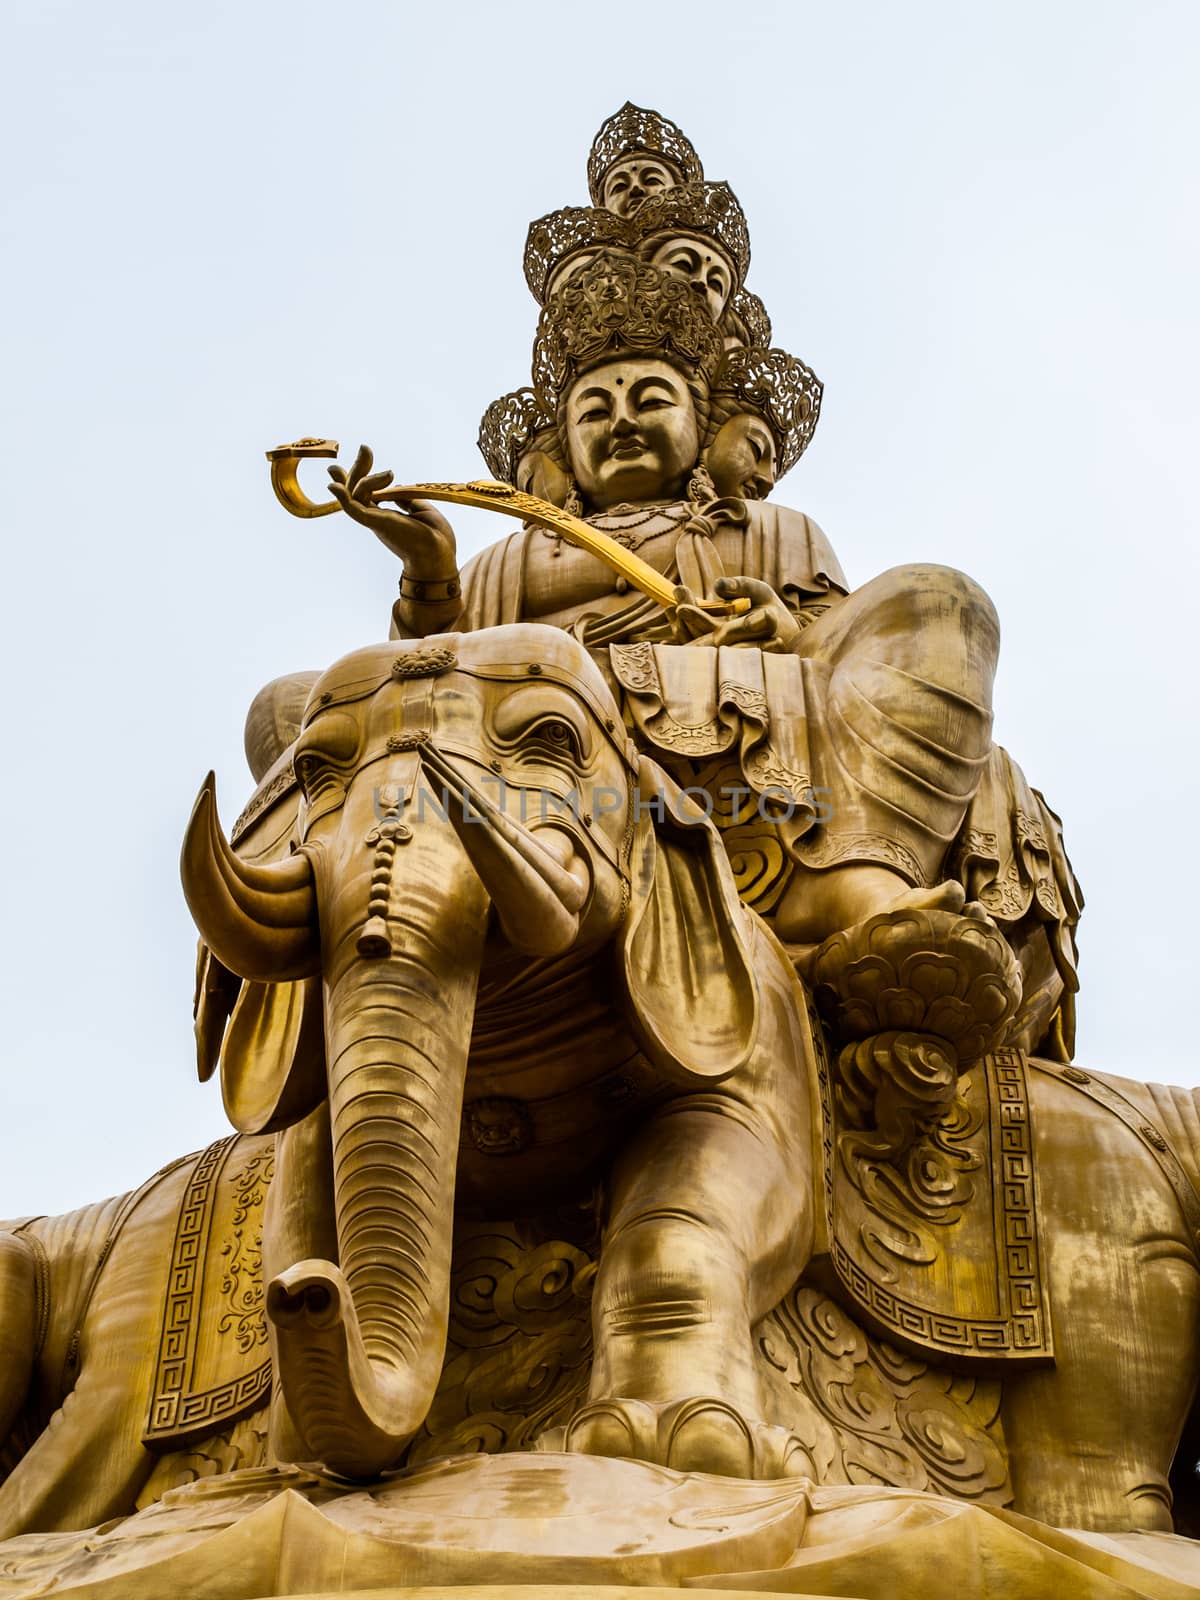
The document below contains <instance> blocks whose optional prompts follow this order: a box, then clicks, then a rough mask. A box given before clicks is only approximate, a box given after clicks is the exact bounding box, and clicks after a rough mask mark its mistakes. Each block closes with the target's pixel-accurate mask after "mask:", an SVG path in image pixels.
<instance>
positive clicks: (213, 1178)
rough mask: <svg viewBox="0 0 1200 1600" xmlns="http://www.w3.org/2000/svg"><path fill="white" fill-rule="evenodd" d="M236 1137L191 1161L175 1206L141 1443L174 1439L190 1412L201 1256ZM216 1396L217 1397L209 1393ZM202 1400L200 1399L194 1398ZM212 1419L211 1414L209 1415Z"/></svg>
mask: <svg viewBox="0 0 1200 1600" xmlns="http://www.w3.org/2000/svg"><path fill="white" fill-rule="evenodd" d="M236 1142H237V1135H236V1134H230V1135H229V1136H228V1137H226V1138H224V1139H218V1140H217V1141H216V1143H214V1144H210V1145H209V1147H208V1149H207V1150H204V1151H202V1152H201V1154H200V1155H199V1156H198V1157H197V1158H196V1164H195V1166H194V1167H193V1168H192V1173H191V1176H190V1178H189V1179H188V1183H187V1187H186V1189H185V1190H184V1192H183V1198H182V1200H181V1202H180V1206H179V1219H178V1221H177V1222H176V1224H175V1242H174V1245H173V1246H172V1250H171V1268H170V1272H169V1274H168V1277H167V1299H166V1305H165V1307H164V1309H163V1323H162V1335H161V1338H160V1340H159V1347H158V1360H157V1362H156V1364H155V1370H154V1385H153V1388H152V1390H151V1395H150V1412H149V1416H148V1418H147V1420H146V1431H145V1433H144V1434H143V1436H142V1437H143V1439H145V1440H146V1441H147V1442H149V1441H151V1440H153V1439H159V1438H163V1437H173V1436H175V1435H176V1434H178V1433H179V1431H180V1427H181V1421H182V1418H181V1412H182V1411H183V1410H184V1409H186V1408H188V1407H190V1404H191V1401H190V1398H189V1396H188V1395H187V1384H188V1380H189V1379H190V1377H191V1375H192V1365H193V1362H194V1360H195V1352H196V1319H195V1316H194V1315H193V1313H194V1310H195V1298H196V1291H197V1288H198V1287H199V1284H200V1278H201V1274H202V1271H203V1266H204V1259H205V1251H206V1248H207V1245H208V1236H209V1231H210V1229H211V1226H212V1213H213V1202H214V1194H215V1190H216V1183H217V1178H218V1176H219V1175H220V1172H221V1168H222V1167H223V1166H224V1164H225V1159H226V1157H227V1156H228V1154H229V1152H230V1150H231V1149H232V1148H233V1146H234V1144H235V1143H236ZM211 1392H212V1393H214V1394H216V1393H221V1392H222V1391H219V1390H217V1391H211ZM196 1398H197V1399H198V1400H201V1401H202V1400H204V1399H205V1398H206V1397H205V1396H197V1397H196ZM214 1414H215V1413H214Z"/></svg>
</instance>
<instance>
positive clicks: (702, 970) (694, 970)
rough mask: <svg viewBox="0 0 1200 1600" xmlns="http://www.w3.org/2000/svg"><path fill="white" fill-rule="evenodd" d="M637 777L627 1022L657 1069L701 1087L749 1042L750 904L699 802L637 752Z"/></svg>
mask: <svg viewBox="0 0 1200 1600" xmlns="http://www.w3.org/2000/svg"><path fill="white" fill-rule="evenodd" d="M639 786H640V790H641V806H640V811H641V816H640V819H639V822H638V826H637V830H636V832H635V836H634V844H633V859H632V861H631V863H630V866H631V879H632V892H631V903H630V908H629V913H628V917H627V919H626V923H625V928H624V932H623V937H622V949H621V959H622V976H623V979H624V984H625V990H626V994H627V996H628V1001H629V1014H630V1022H631V1023H632V1025H633V1028H634V1031H635V1033H636V1035H637V1038H638V1042H639V1043H640V1044H641V1046H642V1048H643V1049H644V1050H645V1052H646V1054H647V1055H648V1056H649V1058H650V1060H651V1061H653V1062H654V1064H655V1065H656V1066H657V1067H658V1068H659V1069H660V1071H662V1072H664V1073H666V1074H667V1076H668V1077H669V1078H671V1079H672V1081H674V1082H676V1083H680V1084H685V1085H693V1086H696V1087H701V1086H703V1085H705V1084H711V1083H715V1082H718V1081H719V1080H720V1079H722V1078H727V1077H728V1076H729V1075H730V1074H731V1073H733V1072H736V1071H737V1070H738V1069H739V1068H740V1067H742V1066H744V1065H745V1063H746V1062H747V1061H748V1060H749V1058H750V1056H751V1054H752V1053H753V1051H754V1048H755V1045H756V1043H757V1039H758V1027H759V993H758V982H757V979H756V977H755V974H754V967H753V963H752V961H751V956H750V942H749V924H748V921H747V918H748V917H749V915H750V913H748V912H747V911H746V908H745V907H744V906H743V905H742V903H741V901H740V900H739V898H738V892H737V887H736V885H735V883H734V881H733V874H732V872H731V871H730V868H729V862H728V860H727V859H726V856H725V850H724V846H723V845H722V843H721V837H720V835H719V834H718V832H717V830H716V828H715V827H714V826H713V824H712V823H711V822H710V821H709V820H708V818H707V817H706V816H705V815H704V814H703V812H702V811H701V810H700V809H699V807H698V806H696V805H695V804H694V803H693V802H692V801H690V800H688V799H687V797H686V796H684V795H683V794H682V792H681V791H680V790H679V788H678V787H677V786H676V785H675V784H674V783H673V782H672V780H671V779H670V778H669V777H668V776H667V775H666V773H665V772H663V771H662V769H661V768H660V767H658V766H657V765H656V764H655V763H654V762H652V761H649V760H647V759H646V758H645V757H642V758H641V760H640V763H639Z"/></svg>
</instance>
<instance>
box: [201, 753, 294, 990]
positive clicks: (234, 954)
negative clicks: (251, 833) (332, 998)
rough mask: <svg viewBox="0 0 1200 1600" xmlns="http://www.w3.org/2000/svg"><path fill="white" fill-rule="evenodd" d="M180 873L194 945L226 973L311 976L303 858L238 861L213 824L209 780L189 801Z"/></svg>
mask: <svg viewBox="0 0 1200 1600" xmlns="http://www.w3.org/2000/svg"><path fill="white" fill-rule="evenodd" d="M179 868H180V876H181V878H182V880H183V893H184V897H185V898H186V900H187V903H188V908H189V910H190V911H191V913H192V917H193V918H194V920H195V923H196V926H197V928H198V929H199V930H200V934H201V937H202V938H203V939H204V941H205V943H206V944H208V945H209V947H210V948H211V949H212V951H213V953H214V955H215V956H216V957H217V959H218V961H220V962H221V963H222V964H223V965H224V966H226V967H228V968H229V970H230V971H231V972H234V973H236V974H237V975H238V977H240V978H247V979H252V980H256V981H259V982H269V981H271V980H277V981H282V980H286V979H292V978H307V977H311V976H313V975H314V974H315V973H316V972H317V971H318V969H319V964H320V953H321V949H320V936H319V934H318V931H317V895H316V889H315V887H314V884H313V874H312V866H311V864H310V862H309V860H308V857H307V856H306V855H304V854H303V852H298V853H297V854H295V855H293V856H289V857H288V858H287V860H285V861H276V862H271V863H269V864H266V865H264V864H261V863H252V862H249V861H243V860H242V858H241V857H240V856H239V855H238V854H237V853H236V852H235V851H234V850H233V848H232V846H231V845H230V844H229V841H228V840H227V839H226V837H225V834H224V831H223V829H222V827H221V824H220V820H219V819H218V816H217V793H216V780H215V778H214V776H213V774H212V773H211V772H210V773H209V774H208V776H207V778H205V780H204V782H203V784H202V785H201V788H200V793H199V794H198V795H197V796H196V804H195V805H194V806H193V808H192V815H191V818H190V820H189V822H188V826H187V832H186V833H185V835H184V840H183V851H182V855H181V857H180V864H179Z"/></svg>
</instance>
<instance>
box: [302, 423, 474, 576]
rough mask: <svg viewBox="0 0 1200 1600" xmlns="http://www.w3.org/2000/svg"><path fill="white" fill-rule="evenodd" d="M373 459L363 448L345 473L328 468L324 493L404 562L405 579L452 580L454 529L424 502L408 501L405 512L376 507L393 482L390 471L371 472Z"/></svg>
mask: <svg viewBox="0 0 1200 1600" xmlns="http://www.w3.org/2000/svg"><path fill="white" fill-rule="evenodd" d="M374 462H375V458H374V456H373V454H372V453H371V450H370V448H369V446H367V445H365V444H364V445H362V446H360V448H359V452H358V454H357V455H356V456H355V458H354V465H353V466H352V467H351V468H350V471H349V472H348V473H347V472H345V471H344V470H343V469H342V468H341V467H339V466H332V467H330V469H329V490H330V493H331V494H332V495H333V498H334V499H335V500H336V501H337V503H338V505H340V506H341V508H342V510H343V511H344V512H345V513H346V515H347V516H348V517H353V519H354V521H355V522H361V523H362V525H363V527H364V528H370V530H371V532H372V533H373V534H374V535H375V536H376V538H377V539H379V540H381V541H382V543H384V544H385V545H387V547H388V549H389V550H390V551H391V552H392V554H393V555H397V556H399V557H400V559H401V561H403V563H404V571H405V575H406V576H407V577H409V578H413V579H416V580H418V581H421V582H428V581H431V580H432V581H434V582H437V581H439V580H441V579H446V578H453V577H455V576H456V574H457V572H458V557H457V548H456V545H455V539H454V529H453V528H452V527H451V526H450V524H449V523H448V522H447V521H446V519H445V517H444V516H442V514H441V512H440V511H438V510H436V508H435V507H433V506H431V505H430V504H429V502H428V501H427V500H407V501H405V509H404V510H403V511H398V510H396V509H394V508H393V507H391V506H383V505H379V504H378V503H377V501H376V500H375V498H374V497H375V495H377V494H378V493H379V491H380V490H381V489H386V488H387V487H388V485H389V484H390V483H391V481H392V474H391V473H390V472H372V471H371V468H372V466H373V465H374Z"/></svg>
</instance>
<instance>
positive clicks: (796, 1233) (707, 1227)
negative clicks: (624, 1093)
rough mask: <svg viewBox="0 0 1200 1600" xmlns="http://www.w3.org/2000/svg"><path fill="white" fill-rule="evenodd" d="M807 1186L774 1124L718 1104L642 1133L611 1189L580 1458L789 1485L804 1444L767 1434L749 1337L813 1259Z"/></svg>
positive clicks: (580, 1423) (686, 1107)
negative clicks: (797, 1446) (776, 1479)
mask: <svg viewBox="0 0 1200 1600" xmlns="http://www.w3.org/2000/svg"><path fill="white" fill-rule="evenodd" d="M798 1142H802V1141H798ZM798 1177H799V1174H798V1171H797V1158H796V1154H795V1152H794V1151H791V1150H789V1149H787V1148H786V1146H783V1145H781V1143H780V1141H779V1140H778V1139H777V1138H776V1137H775V1133H774V1128H773V1126H772V1123H771V1121H770V1119H769V1118H766V1117H762V1116H760V1115H759V1114H758V1111H757V1108H755V1107H753V1106H752V1105H750V1104H747V1103H743V1102H742V1101H740V1100H735V1099H732V1098H728V1097H726V1096H724V1095H722V1094H720V1093H709V1094H697V1095H691V1096H688V1097H686V1098H684V1099H680V1100H677V1101H674V1102H672V1103H671V1104H669V1105H668V1106H666V1107H665V1108H664V1109H663V1110H662V1111H661V1112H659V1114H658V1115H657V1116H656V1117H655V1118H654V1119H653V1121H652V1122H651V1123H650V1124H649V1125H648V1126H647V1127H646V1128H645V1129H644V1130H643V1132H642V1134H641V1136H640V1137H639V1138H638V1139H637V1140H635V1141H634V1143H633V1145H632V1146H631V1147H630V1148H629V1149H628V1150H627V1151H626V1152H625V1153H624V1155H623V1157H622V1159H621V1161H620V1162H619V1164H618V1166H617V1168H616V1170H615V1172H614V1174H613V1179H612V1197H611V1205H610V1210H609V1221H608V1226H607V1228H606V1230H605V1236H604V1243H603V1246H602V1249H601V1259H600V1268H599V1272H598V1275H597V1282H596V1291H595V1300H594V1309H593V1326H594V1331H595V1357H594V1365H593V1371H592V1383H591V1394H590V1400H589V1404H588V1405H587V1406H586V1407H585V1408H584V1410H583V1411H582V1412H581V1413H580V1414H579V1415H578V1416H577V1417H576V1418H575V1419H574V1421H573V1422H572V1424H571V1425H570V1428H569V1429H568V1435H567V1441H566V1442H567V1445H568V1448H571V1449H579V1450H585V1451H589V1452H591V1453H594V1454H600V1455H623V1456H629V1455H632V1456H639V1457H641V1458H643V1459H650V1460H657V1461H661V1462H663V1463H665V1464H668V1465H671V1466H674V1467H679V1468H681V1469H683V1470H699V1471H707V1472H718V1473H725V1474H728V1475H731V1476H736V1477H761V1476H775V1475H779V1474H781V1473H784V1472H786V1471H788V1470H789V1467H788V1461H789V1458H790V1456H791V1455H792V1453H793V1452H792V1441H791V1436H790V1435H789V1434H788V1433H787V1430H785V1429H782V1428H778V1429H777V1428H771V1427H768V1426H767V1425H766V1424H764V1423H763V1422H762V1420H761V1419H762V1417H763V1411H764V1404H763V1395H762V1391H761V1386H760V1382H759V1377H758V1370H757V1366H756V1362H755V1358H754V1347H753V1341H752V1338H751V1328H752V1326H753V1324H754V1323H755V1322H756V1321H757V1320H758V1318H759V1317H761V1316H763V1315H764V1314H765V1313H766V1312H767V1311H768V1310H769V1309H770V1308H771V1306H773V1305H774V1304H776V1303H777V1302H778V1300H779V1298H780V1296H781V1295H782V1294H783V1293H784V1292H785V1291H786V1289H787V1288H788V1287H789V1285H790V1284H791V1283H792V1282H793V1281H794V1280H795V1277H796V1275H797V1273H798V1271H799V1270H800V1268H801V1266H802V1265H803V1262H804V1260H805V1259H806V1257H807V1254H808V1248H809V1242H810V1241H809V1230H810V1227H811V1223H810V1220H809V1217H810V1213H809V1210H808V1206H807V1204H806V1195H805V1191H804V1188H803V1183H802V1180H801V1181H798Z"/></svg>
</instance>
